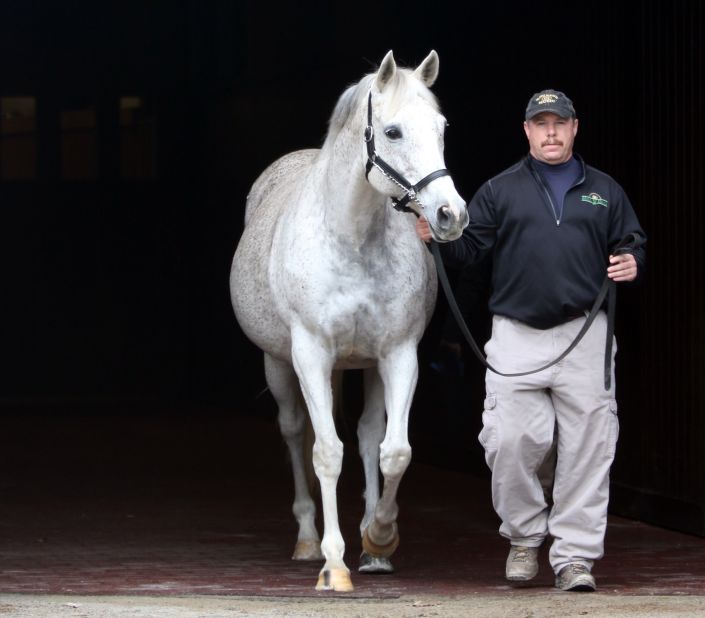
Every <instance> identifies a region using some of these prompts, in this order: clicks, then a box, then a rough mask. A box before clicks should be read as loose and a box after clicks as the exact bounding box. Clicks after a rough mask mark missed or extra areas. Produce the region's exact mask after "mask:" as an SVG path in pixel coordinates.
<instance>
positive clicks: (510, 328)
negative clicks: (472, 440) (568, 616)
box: [479, 317, 554, 579]
mask: <svg viewBox="0 0 705 618" xmlns="http://www.w3.org/2000/svg"><path fill="white" fill-rule="evenodd" d="M551 341H552V337H551V335H550V332H549V331H538V330H536V329H531V328H529V327H527V326H525V325H523V324H521V323H519V322H517V321H516V320H509V319H507V318H501V317H495V318H494V320H493V329H492V339H491V340H490V341H489V342H488V344H487V346H486V352H487V356H488V360H489V362H490V363H491V364H492V365H493V366H495V367H496V368H497V369H498V370H499V371H502V372H504V373H512V372H519V371H522V370H527V369H531V368H535V367H539V366H541V365H542V364H544V363H546V362H547V361H548V360H550V358H549V356H550V353H551V350H552V346H551V345H550V344H551ZM549 371H550V370H549ZM550 379H551V374H550V373H549V372H541V373H538V374H534V375H529V376H524V377H520V378H506V377H502V376H498V375H496V374H494V373H491V372H489V371H488V372H487V377H486V388H487V396H486V398H485V409H484V412H483V429H482V431H481V432H480V436H479V439H480V442H481V443H482V445H483V447H484V448H485V458H486V461H487V464H488V466H489V467H490V469H491V470H492V501H493V504H494V507H495V510H496V511H497V514H498V515H499V517H500V518H501V520H502V524H501V526H500V534H502V536H504V537H506V538H507V539H509V540H510V542H511V544H512V546H515V547H516V546H520V547H528V548H537V547H539V546H540V545H541V543H542V542H543V539H544V538H545V536H546V533H547V529H548V528H547V517H548V508H547V504H546V500H545V497H544V492H543V488H542V486H541V483H540V481H539V478H538V475H537V471H538V469H539V467H540V466H541V464H542V463H543V462H544V460H545V458H546V455H547V453H548V451H549V449H550V447H551V444H552V442H553V434H554V411H553V407H552V402H551V399H550V397H549V395H548V394H547V392H546V388H547V385H548V383H549V381H550ZM515 553H516V552H515ZM535 553H536V552H532V555H531V556H529V559H530V560H531V561H532V562H533V564H535V559H536V557H535ZM519 557H520V558H522V559H523V558H524V557H525V556H524V555H523V553H522V554H521V555H520V556H519ZM511 558H512V554H510V560H508V563H507V576H508V577H509V578H510V579H514V577H510V574H511V573H510V570H511V568H510V567H511V565H510V562H512V560H511ZM518 568H519V570H521V567H518ZM525 573H530V570H526V571H525ZM533 574H535V572H534V573H533ZM531 576H532V577H533V575H531ZM516 579H530V577H523V576H521V577H517V578H516Z"/></svg>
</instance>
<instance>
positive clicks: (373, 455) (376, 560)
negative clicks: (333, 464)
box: [357, 367, 394, 573]
mask: <svg viewBox="0 0 705 618" xmlns="http://www.w3.org/2000/svg"><path fill="white" fill-rule="evenodd" d="M364 383H365V405H364V408H363V410H362V415H361V416H360V420H359V421H358V424H357V441H358V445H359V451H360V458H361V459H362V466H363V469H364V471H365V514H364V516H363V518H362V522H360V534H361V535H363V536H364V534H365V530H367V526H369V525H370V522H371V521H372V518H373V516H374V512H375V507H376V506H377V501H378V500H379V445H380V443H381V442H382V439H383V438H384V428H385V419H384V383H383V382H382V378H381V377H380V375H379V371H377V368H376V367H371V368H369V369H365V372H364ZM358 570H359V571H360V572H361V573H391V572H392V571H393V570H394V568H393V567H392V563H391V562H390V561H389V559H388V558H385V557H381V556H370V554H368V553H367V552H366V551H364V550H363V552H362V555H361V556H360V566H359V567H358Z"/></svg>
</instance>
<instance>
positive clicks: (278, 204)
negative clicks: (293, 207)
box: [245, 148, 320, 226]
mask: <svg viewBox="0 0 705 618" xmlns="http://www.w3.org/2000/svg"><path fill="white" fill-rule="evenodd" d="M319 152H320V151H319V150H318V149H316V148H309V149H307V150H297V151H295V152H290V153H289V154H285V155H284V156H282V157H280V158H279V159H277V160H276V161H275V162H274V163H272V164H271V165H270V166H269V167H267V168H266V169H265V170H264V171H263V172H262V173H261V174H260V175H259V176H258V177H257V180H255V182H254V183H253V184H252V187H251V188H250V192H249V193H248V195H247V207H246V209H245V226H247V225H248V224H249V222H250V220H251V219H252V217H253V216H255V211H256V210H258V209H259V207H260V205H262V204H267V208H268V209H270V210H273V211H277V209H278V208H283V207H284V205H285V204H286V203H287V200H286V198H285V197H284V196H282V195H280V194H281V193H282V191H286V189H287V187H293V185H294V182H295V180H296V179H298V178H300V177H301V175H302V174H304V173H305V171H306V169H307V168H309V167H310V166H311V163H312V162H313V160H314V159H315V158H316V155H317V154H318V153H319ZM287 183H288V184H287ZM272 196H276V197H275V199H274V200H272V199H269V198H271V197H272ZM277 212H278V211H277ZM272 215H275V216H276V212H271V213H270V214H269V216H272Z"/></svg>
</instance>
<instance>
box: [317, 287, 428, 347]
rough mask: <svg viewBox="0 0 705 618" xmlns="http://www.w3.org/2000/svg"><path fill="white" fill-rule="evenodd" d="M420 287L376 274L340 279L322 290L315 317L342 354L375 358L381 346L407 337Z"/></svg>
mask: <svg viewBox="0 0 705 618" xmlns="http://www.w3.org/2000/svg"><path fill="white" fill-rule="evenodd" d="M416 287H417V286H414V285H412V284H411V282H405V281H404V280H399V279H396V280H395V279H393V278H391V277H390V278H385V277H377V278H367V279H366V278H365V277H357V278H355V277H350V278H345V277H343V278H339V279H338V280H337V282H336V284H335V285H333V286H331V287H330V288H328V289H327V290H322V293H321V295H320V296H319V298H318V301H319V302H318V303H317V304H318V310H317V311H315V316H316V317H315V320H316V323H317V325H318V327H320V328H322V329H323V331H324V332H326V333H327V335H328V338H329V341H330V342H331V343H332V344H333V346H334V347H335V349H336V351H337V353H338V355H339V356H340V357H346V356H349V357H373V356H376V355H377V354H378V352H379V349H380V347H381V346H382V347H383V346H384V345H385V344H386V343H389V342H390V341H394V340H396V339H397V338H399V337H406V336H408V331H409V328H410V322H413V321H415V320H413V319H411V318H410V316H413V315H416V314H417V312H418V311H419V310H420V308H416V309H414V307H410V305H414V304H415V303H416V297H417V296H418V294H414V293H413V292H414V291H416V292H418V290H416V289H415V288H416Z"/></svg>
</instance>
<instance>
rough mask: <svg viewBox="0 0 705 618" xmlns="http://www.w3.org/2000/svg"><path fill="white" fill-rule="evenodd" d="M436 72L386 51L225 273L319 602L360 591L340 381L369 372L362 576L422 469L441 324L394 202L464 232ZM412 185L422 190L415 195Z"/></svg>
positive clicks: (444, 229)
mask: <svg viewBox="0 0 705 618" xmlns="http://www.w3.org/2000/svg"><path fill="white" fill-rule="evenodd" d="M437 75H438V55H437V54H436V52H435V51H432V52H431V53H430V54H429V55H428V57H427V58H426V59H425V60H424V61H423V62H422V63H421V64H420V65H419V66H418V68H416V70H410V69H403V68H399V67H397V65H396V63H395V61H394V57H393V55H392V52H391V51H390V52H389V53H387V55H386V56H385V58H384V60H383V61H382V64H381V66H380V68H379V70H378V71H377V73H374V74H370V75H366V76H365V77H363V79H362V80H361V81H360V82H359V83H358V84H356V85H353V86H351V87H350V88H348V89H347V90H346V91H345V92H344V93H343V95H342V96H341V97H340V99H339V101H338V103H337V105H336V107H335V111H334V112H333V116H332V117H331V120H330V126H329V129H328V134H327V136H326V139H325V142H324V144H323V146H322V147H321V148H320V149H319V150H318V149H317V150H300V151H297V152H293V153H290V154H288V155H285V156H283V157H282V158H280V159H279V160H277V161H276V162H275V163H273V164H272V165H271V166H269V167H268V168H267V169H266V170H265V171H264V172H263V173H262V174H261V175H260V177H259V178H258V179H257V181H256V182H255V183H254V185H253V186H252V189H251V191H250V194H249V196H248V199H247V210H246V214H245V230H244V233H243V235H242V238H241V240H240V243H239V245H238V248H237V251H236V253H235V257H234V260H233V265H232V271H231V276H230V288H231V294H232V301H233V307H234V309H235V314H236V316H237V319H238V321H239V323H240V326H241V327H242V329H243V330H244V332H245V334H246V335H247V336H248V337H249V338H250V339H251V340H252V341H253V342H254V343H255V344H256V345H257V346H259V347H260V348H261V349H262V350H264V353H265V355H264V359H265V363H264V364H265V374H266V379H267V384H268V385H269V389H270V391H271V393H272V395H273V396H274V398H275V399H276V402H277V405H278V408H279V413H278V419H279V425H280V428H281V431H282V434H283V436H284V438H285V440H286V443H287V445H288V447H289V450H290V453H291V459H292V467H293V474H294V483H295V499H294V505H293V512H294V515H295V517H296V519H297V521H298V524H299V532H298V540H297V544H296V549H295V551H294V556H293V558H294V559H320V558H321V552H322V554H323V556H324V557H325V564H324V565H323V568H322V569H321V572H320V574H319V578H318V583H317V585H316V589H318V590H337V591H349V590H352V589H353V587H352V583H351V580H350V571H349V570H348V568H347V567H346V565H345V562H344V561H343V553H344V549H345V544H344V542H343V538H342V535H341V532H340V527H339V525H338V510H337V509H338V507H337V498H336V485H337V481H338V477H339V475H340V470H341V464H342V458H343V444H342V442H341V441H340V440H339V438H338V436H337V434H336V429H335V423H334V414H333V407H334V393H333V390H334V389H333V388H332V386H331V384H332V381H335V380H334V377H335V376H337V375H338V374H339V371H338V370H343V369H348V368H364V369H365V371H364V385H365V397H364V409H363V412H362V416H361V418H360V420H359V424H358V429H357V433H358V438H359V452H360V456H361V457H362V460H363V464H364V471H365V479H366V489H365V513H364V516H363V518H362V523H361V524H360V532H361V534H362V537H363V539H362V544H363V550H364V551H363V556H362V561H361V567H360V570H361V571H389V570H391V564H390V563H389V562H388V561H387V560H386V559H387V558H388V557H389V556H390V555H391V554H392V552H393V551H394V550H395V549H396V547H397V545H398V543H399V535H398V532H397V524H396V519H397V511H398V508H397V503H396V495H397V488H398V486H399V482H400V480H401V477H402V474H403V473H404V471H405V470H406V468H407V466H408V465H409V461H410V459H411V447H410V446H409V441H408V436H407V424H408V415H409V408H410V406H411V401H412V396H413V393H414V389H415V387H416V380H417V375H418V361H417V353H416V349H417V345H418V342H419V340H420V339H421V336H422V334H423V332H424V329H425V327H426V325H427V323H428V320H429V319H430V317H431V313H432V311H433V306H434V303H435V298H436V276H435V272H434V268H433V261H432V259H431V256H430V254H429V252H428V250H427V248H426V247H425V246H424V244H423V243H422V242H421V241H420V240H419V238H418V237H417V236H416V233H415V231H414V224H415V218H414V217H412V216H409V215H408V214H402V213H399V212H396V211H395V210H393V209H392V203H391V200H390V198H399V197H400V196H401V197H404V199H403V202H407V201H408V204H409V206H410V207H411V209H412V210H414V211H415V212H416V213H417V214H423V215H424V216H425V217H426V218H427V219H428V221H429V223H430V225H431V229H432V230H433V233H434V236H435V238H436V239H437V240H439V241H448V240H453V239H455V238H457V237H458V236H460V234H461V232H462V229H463V228H464V226H465V225H466V224H467V220H468V218H467V210H466V205H465V202H464V201H463V199H462V198H461V197H460V196H459V195H458V193H457V191H456V190H455V187H454V185H453V182H452V180H451V178H450V176H449V175H448V171H447V170H445V169H442V168H444V163H443V135H444V130H445V127H446V120H445V118H444V117H443V116H442V115H441V114H440V112H439V109H438V105H437V102H436V99H435V97H434V96H433V95H432V94H431V92H430V90H429V87H430V86H431V85H432V84H433V82H434V81H435V80H436V77H437ZM390 170H391V171H390ZM433 170H437V171H436V172H435V173H432V174H429V172H432V171H433ZM392 178H396V180H393V179H392ZM406 178H409V179H421V178H423V179H424V180H423V181H422V182H418V183H417V184H416V186H414V187H411V190H409V189H410V184H411V183H410V182H406ZM404 185H405V186H406V188H402V187H403V186H404ZM302 398H303V401H305V407H304V405H303V401H302ZM306 408H308V414H309V416H310V420H311V424H312V426H313V431H314V434H315V443H314V446H313V468H314V470H315V474H316V476H317V477H318V480H319V482H320V489H321V501H322V506H323V518H324V534H323V540H322V541H320V540H319V536H318V532H317V531H316V526H315V523H314V518H315V505H314V502H313V500H312V498H311V495H310V492H309V489H308V486H307V482H306V473H305V465H304V460H305V452H304V451H305V447H304V435H305V433H306V432H305V428H306ZM385 410H386V422H385ZM380 469H381V471H382V475H383V476H384V487H383V491H382V495H381V496H380V495H379V493H380V492H379V470H380Z"/></svg>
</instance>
